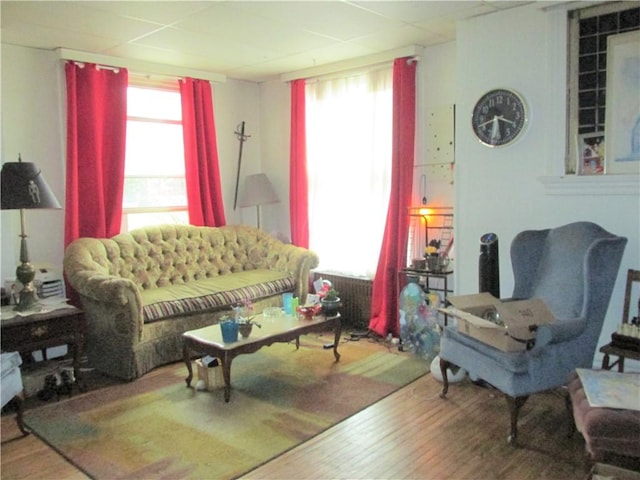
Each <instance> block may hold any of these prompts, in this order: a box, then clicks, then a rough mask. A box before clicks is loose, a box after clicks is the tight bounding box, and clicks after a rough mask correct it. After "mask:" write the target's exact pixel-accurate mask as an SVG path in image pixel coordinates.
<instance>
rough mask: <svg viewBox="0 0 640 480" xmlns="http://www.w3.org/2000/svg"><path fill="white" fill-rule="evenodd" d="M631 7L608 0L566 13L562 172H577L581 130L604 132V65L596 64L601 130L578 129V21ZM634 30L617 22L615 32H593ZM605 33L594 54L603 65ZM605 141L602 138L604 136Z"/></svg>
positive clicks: (596, 104) (580, 38)
mask: <svg viewBox="0 0 640 480" xmlns="http://www.w3.org/2000/svg"><path fill="white" fill-rule="evenodd" d="M635 8H638V7H637V6H634V5H630V4H628V3H626V2H611V3H605V4H599V5H594V6H588V7H584V8H580V9H575V10H571V11H569V12H568V15H567V56H568V61H567V76H568V80H567V83H568V92H567V142H566V148H565V150H566V151H565V165H564V174H565V175H577V174H578V161H577V159H578V153H577V151H578V138H579V135H580V134H582V133H602V134H604V133H605V132H604V117H605V116H606V115H605V112H606V107H607V103H606V73H607V71H606V68H605V69H604V70H598V68H597V67H596V72H595V74H596V75H602V76H603V77H604V84H603V85H604V86H602V87H600V89H603V90H604V93H602V95H604V98H605V100H604V103H603V104H602V106H601V109H602V113H601V116H602V117H603V120H602V126H603V127H602V130H601V131H599V130H598V129H597V128H596V129H595V130H593V131H589V132H585V131H584V130H581V124H580V108H581V107H582V106H581V105H580V100H579V95H580V85H579V83H580V78H579V77H580V71H579V65H580V42H581V40H582V37H581V33H580V21H581V20H585V19H589V18H593V17H600V16H604V15H609V14H612V13H619V12H622V11H626V10H633V9H635ZM598 28H600V27H598ZM638 29H639V28H638V27H636V28H626V29H625V28H623V29H621V28H620V26H619V25H618V27H617V29H616V30H615V31H612V32H611V33H608V34H607V33H606V32H605V33H603V34H601V32H600V30H598V31H597V33H596V34H597V35H598V36H600V35H606V36H609V35H617V34H620V33H625V32H630V31H634V30H638ZM606 36H605V38H604V47H602V46H601V47H600V49H599V50H598V52H597V53H596V54H597V55H598V54H599V55H603V56H604V58H603V59H599V62H600V61H601V60H604V63H605V65H606V55H607V52H606ZM598 98H600V97H599V96H598V94H597V93H596V100H595V103H594V106H595V108H596V109H598V108H599V106H598ZM589 106H590V105H589ZM589 106H588V107H589ZM599 123H600V122H599V121H597V120H596V125H598V124H599ZM605 142H606V138H605Z"/></svg>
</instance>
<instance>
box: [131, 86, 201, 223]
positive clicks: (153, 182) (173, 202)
mask: <svg viewBox="0 0 640 480" xmlns="http://www.w3.org/2000/svg"><path fill="white" fill-rule="evenodd" d="M180 102H181V100H180V91H179V89H178V86H177V85H176V87H175V88H174V89H167V88H157V87H154V88H149V87H141V86H135V85H129V88H128V90H127V146H126V155H125V180H124V200H123V219H122V229H121V230H122V231H123V232H126V231H129V230H132V229H134V228H140V227H144V226H146V225H157V224H167V223H182V224H187V223H189V215H188V211H187V194H186V183H185V166H184V143H183V136H182V106H181V103H180Z"/></svg>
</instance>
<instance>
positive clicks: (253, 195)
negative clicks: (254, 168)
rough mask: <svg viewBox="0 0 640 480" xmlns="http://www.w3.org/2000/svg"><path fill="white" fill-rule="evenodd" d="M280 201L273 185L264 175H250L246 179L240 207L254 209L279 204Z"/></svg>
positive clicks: (239, 203)
mask: <svg viewBox="0 0 640 480" xmlns="http://www.w3.org/2000/svg"><path fill="white" fill-rule="evenodd" d="M279 201H280V199H279V198H278V194H276V191H275V190H274V189H273V185H271V182H270V181H269V178H268V177H267V176H266V175H265V174H264V173H257V174H255V175H248V176H247V177H246V178H245V179H244V191H243V192H242V196H241V198H240V201H239V202H238V205H240V206H241V207H253V206H256V205H267V204H269V203H278V202H279Z"/></svg>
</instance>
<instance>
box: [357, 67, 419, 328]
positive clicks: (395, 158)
mask: <svg viewBox="0 0 640 480" xmlns="http://www.w3.org/2000/svg"><path fill="white" fill-rule="evenodd" d="M415 84H416V62H415V61H412V60H411V59H410V58H399V59H396V60H395V61H394V62H393V147H392V148H393V154H392V171H391V196H390V199H389V208H388V210H387V220H386V225H385V233H384V239H383V242H382V248H381V250H380V257H379V260H378V268H377V270H376V276H375V278H374V281H373V292H372V297H373V298H372V300H371V321H370V322H369V329H370V330H372V331H374V332H375V333H377V334H378V335H381V336H386V335H387V334H388V333H391V334H392V335H393V336H394V337H398V336H399V334H400V328H399V325H398V316H399V312H398V307H399V305H398V293H399V292H398V290H399V286H400V285H399V272H400V270H401V269H402V268H404V266H405V265H406V262H407V239H408V235H409V216H408V210H407V209H408V207H409V206H410V203H411V188H412V176H413V164H414V156H415V116H416V87H415Z"/></svg>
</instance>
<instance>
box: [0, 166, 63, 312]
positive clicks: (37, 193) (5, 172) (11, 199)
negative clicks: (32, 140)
mask: <svg viewBox="0 0 640 480" xmlns="http://www.w3.org/2000/svg"><path fill="white" fill-rule="evenodd" d="M0 177H1V179H0V188H1V189H2V190H1V197H2V199H1V204H2V205H1V209H2V210H20V227H21V233H20V238H21V240H20V265H18V268H17V269H16V278H17V280H18V281H19V282H20V283H21V284H22V290H20V297H19V299H18V304H17V305H16V310H17V311H19V312H24V311H28V310H32V309H34V308H35V307H36V306H37V305H38V300H37V298H36V294H35V289H34V286H33V279H34V278H35V275H36V269H35V267H34V266H33V265H32V264H31V263H30V262H29V251H28V249H27V235H26V233H25V231H24V210H25V209H27V208H61V207H60V203H58V200H57V199H56V197H55V195H54V194H53V192H52V191H51V188H49V185H48V184H47V182H46V180H45V179H44V177H43V176H42V172H41V171H40V169H39V168H38V167H36V165H35V164H34V163H30V162H23V161H22V159H21V158H20V156H19V155H18V161H17V162H6V163H5V164H4V165H2V172H1V173H0Z"/></svg>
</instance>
